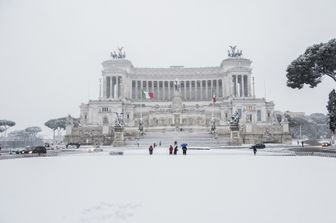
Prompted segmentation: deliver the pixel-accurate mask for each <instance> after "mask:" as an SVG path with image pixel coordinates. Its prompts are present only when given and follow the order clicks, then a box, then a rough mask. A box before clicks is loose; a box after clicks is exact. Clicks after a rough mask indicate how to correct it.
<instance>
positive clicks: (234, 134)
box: [230, 126, 242, 145]
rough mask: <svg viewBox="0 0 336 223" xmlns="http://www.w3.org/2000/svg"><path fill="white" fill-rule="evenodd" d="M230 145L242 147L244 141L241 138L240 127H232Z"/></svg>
mask: <svg viewBox="0 0 336 223" xmlns="http://www.w3.org/2000/svg"><path fill="white" fill-rule="evenodd" d="M230 144H231V145H241V144H242V140H241V138H240V133H239V126H230Z"/></svg>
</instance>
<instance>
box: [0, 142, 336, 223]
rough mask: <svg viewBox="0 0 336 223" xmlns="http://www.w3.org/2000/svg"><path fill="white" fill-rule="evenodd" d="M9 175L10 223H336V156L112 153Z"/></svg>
mask: <svg viewBox="0 0 336 223" xmlns="http://www.w3.org/2000/svg"><path fill="white" fill-rule="evenodd" d="M179 152H181V151H179ZM0 172H1V199H0V212H1V214H0V222H2V223H12V222H14V223H30V222H31V223H60V222H62V223H77V222H78V223H79V222H88V223H95V222H99V223H105V222H113V223H117V222H137V223H139V222H141V223H157V222H160V223H163V222H164V223H171V222H190V223H198V222H199V223H204V222H221V223H222V222H231V223H232V222H258V223H260V222H265V223H266V222H267V223H269V222H272V223H275V222H279V223H280V222H281V223H283V222H286V223H288V222H295V223H298V222H304V223H308V222H312V223H316V222H324V223H325V222H335V221H336V216H335V210H334V209H335V206H336V191H335V188H336V180H335V172H336V162H335V159H334V158H326V157H313V156H311V157H304V156H280V155H279V154H278V155H277V153H274V154H273V153H270V152H267V151H260V152H259V151H258V154H257V156H253V154H252V151H250V150H248V149H239V150H237V149H236V150H223V149H222V150H204V151H194V150H190V151H188V154H187V156H183V155H181V154H179V155H177V156H173V155H172V156H169V155H168V151H167V149H165V148H159V149H155V150H154V155H152V156H149V155H148V151H147V150H145V149H132V150H126V151H124V155H122V156H112V155H109V151H108V150H104V151H103V152H99V153H87V152H83V153H74V154H71V153H69V154H67V155H59V156H55V157H36V158H25V159H8V160H0Z"/></svg>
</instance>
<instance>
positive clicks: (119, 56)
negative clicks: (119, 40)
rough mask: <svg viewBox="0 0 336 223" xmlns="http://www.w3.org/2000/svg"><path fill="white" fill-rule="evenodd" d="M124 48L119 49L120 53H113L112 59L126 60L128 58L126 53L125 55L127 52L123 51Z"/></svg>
mask: <svg viewBox="0 0 336 223" xmlns="http://www.w3.org/2000/svg"><path fill="white" fill-rule="evenodd" d="M123 48H124V47H120V48H118V53H116V51H113V52H111V57H112V58H113V59H124V58H126V53H125V51H123Z"/></svg>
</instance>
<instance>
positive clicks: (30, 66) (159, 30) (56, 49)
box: [0, 0, 336, 135]
mask: <svg viewBox="0 0 336 223" xmlns="http://www.w3.org/2000/svg"><path fill="white" fill-rule="evenodd" d="M335 9H336V1H335V0H319V1H316V0H314V1H309V0H302V1H301V0H300V1H294V0H281V1H271V0H260V1H257V0H255V1H250V0H246V1H237V0H235V1H233V0H230V1H227V0H204V1H197V0H192V1H183V0H167V1H159V0H145V1H144V0H142V1H140V0H137V1H136V0H135V1H130V0H121V1H117V0H105V1H99V0H95V1H83V0H55V1H47V0H29V1H27V0H21V1H19V0H0V84H1V86H0V119H9V120H13V121H15V122H16V123H17V125H16V127H15V128H12V130H13V129H23V128H26V127H28V126H41V127H42V126H43V124H44V122H45V121H47V120H49V119H52V118H57V117H63V116H66V115H68V114H71V115H72V116H75V117H79V105H80V103H82V102H85V103H86V102H87V101H88V99H89V98H90V99H97V97H98V91H99V77H100V76H101V69H102V67H101V62H102V61H104V60H107V59H109V53H110V51H111V50H114V49H116V48H117V47H118V46H124V48H125V50H126V53H127V58H128V59H129V60H131V61H132V63H133V65H134V66H137V67H168V66H170V65H184V66H186V67H194V66H196V67H200V66H218V65H219V64H220V63H221V61H222V60H223V59H225V58H226V57H227V50H228V46H229V45H237V46H238V48H239V49H241V50H243V54H244V57H246V58H249V59H251V60H252V61H253V63H252V67H253V76H254V77H255V80H256V94H257V96H258V97H264V95H265V90H264V89H265V88H264V85H265V86H266V98H267V99H269V100H273V101H274V103H275V109H276V110H281V111H286V110H291V111H304V112H306V113H307V114H310V113H314V112H322V113H326V108H325V106H326V103H327V97H328V93H329V92H330V91H331V89H332V88H334V87H335V82H333V81H332V80H331V79H328V78H327V77H326V78H325V79H324V80H323V83H322V84H320V85H319V86H318V87H316V88H314V89H311V88H309V87H305V88H304V89H302V90H293V89H290V88H288V87H286V76H285V74H286V72H285V70H286V67H287V65H288V64H289V63H290V62H291V61H292V60H293V59H295V58H297V57H298V56H299V55H300V54H301V53H303V52H304V50H305V49H306V48H307V47H308V46H310V45H312V44H315V43H320V42H326V41H328V40H330V39H331V38H335V37H336V11H335ZM44 130H45V132H44V133H43V134H47V135H50V133H51V131H49V130H47V129H46V128H44Z"/></svg>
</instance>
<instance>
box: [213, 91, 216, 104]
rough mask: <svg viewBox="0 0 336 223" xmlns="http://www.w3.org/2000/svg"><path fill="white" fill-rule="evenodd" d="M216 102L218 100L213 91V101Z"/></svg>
mask: <svg viewBox="0 0 336 223" xmlns="http://www.w3.org/2000/svg"><path fill="white" fill-rule="evenodd" d="M215 102H216V94H215V93H213V95H212V103H215Z"/></svg>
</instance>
